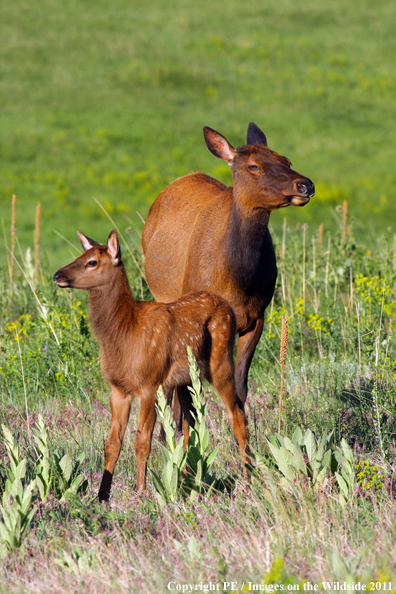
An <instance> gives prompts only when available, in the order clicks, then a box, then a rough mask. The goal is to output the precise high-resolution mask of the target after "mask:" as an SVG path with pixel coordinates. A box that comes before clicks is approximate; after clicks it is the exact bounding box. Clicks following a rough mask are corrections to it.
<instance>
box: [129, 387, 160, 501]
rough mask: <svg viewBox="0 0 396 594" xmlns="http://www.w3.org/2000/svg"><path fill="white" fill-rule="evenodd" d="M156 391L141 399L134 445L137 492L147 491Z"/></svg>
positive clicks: (155, 416)
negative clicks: (148, 460) (148, 461)
mask: <svg viewBox="0 0 396 594" xmlns="http://www.w3.org/2000/svg"><path fill="white" fill-rule="evenodd" d="M155 403H156V391H154V392H151V393H149V394H147V393H146V394H142V396H141V398H140V416H139V425H138V428H137V431H136V434H135V439H134V445H135V454H136V459H137V476H136V491H138V492H143V491H145V490H146V473H147V459H148V457H149V455H150V451H151V439H152V436H153V430H154V425H155V420H156V418H157V415H156V412H155Z"/></svg>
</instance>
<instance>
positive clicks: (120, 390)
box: [54, 229, 249, 501]
mask: <svg viewBox="0 0 396 594" xmlns="http://www.w3.org/2000/svg"><path fill="white" fill-rule="evenodd" d="M77 234H78V236H79V238H80V240H81V243H82V245H83V248H84V250H85V253H84V254H83V255H82V256H80V257H79V258H77V260H75V261H74V262H72V263H71V264H69V265H68V266H65V267H64V268H61V269H60V270H58V272H56V273H55V275H54V281H55V282H56V283H57V285H58V286H59V287H71V288H75V289H86V290H88V291H89V298H88V301H89V310H90V321H91V324H92V327H93V330H94V332H95V334H96V336H97V338H98V340H99V343H100V347H101V365H102V371H103V373H104V375H105V377H106V379H107V380H108V382H109V383H110V385H111V396H110V405H111V418H112V422H111V430H110V435H109V438H108V439H107V442H106V465H105V471H104V474H103V479H102V483H101V487H100V490H99V499H100V501H108V499H109V496H110V488H111V483H112V477H113V473H114V467H115V464H116V462H117V460H118V457H119V453H120V450H121V445H122V440H123V437H124V434H125V429H126V426H127V423H128V419H129V413H130V408H131V402H132V399H133V397H134V396H137V398H138V399H139V403H140V416H139V424H138V428H137V431H136V434H135V438H134V446H135V453H136V457H137V479H136V490H137V491H143V490H145V487H146V465H147V459H148V457H149V454H150V450H151V440H152V433H153V429H154V424H155V420H156V411H155V404H156V392H157V390H158V387H159V386H160V385H161V384H162V386H163V388H164V390H165V391H166V392H168V393H169V391H172V390H173V388H175V387H177V386H179V385H186V384H187V383H188V382H189V381H190V380H189V367H188V359H187V346H191V348H192V351H193V353H194V355H195V358H196V360H197V363H198V365H199V368H200V370H201V373H202V375H203V376H204V377H205V378H206V379H208V380H209V381H210V382H211V383H212V384H213V386H214V387H215V389H216V390H217V392H218V393H219V395H220V397H221V399H222V400H223V402H224V404H225V406H226V408H227V410H228V414H229V418H230V421H231V423H232V427H233V430H234V434H235V436H236V439H237V441H238V444H239V448H240V453H241V457H242V462H243V467H244V473H245V474H246V470H245V467H246V464H247V463H248V461H249V452H248V434H247V427H246V417H245V413H244V411H243V404H242V402H241V400H240V399H239V397H238V396H237V392H236V390H235V380H234V363H233V345H234V339H235V316H234V313H233V311H232V309H231V308H230V306H229V305H228V303H227V302H226V301H225V300H224V299H223V298H221V297H219V296H217V295H214V294H212V293H208V292H206V291H196V292H193V293H189V294H188V295H185V296H184V297H182V298H180V299H177V300H175V301H174V302H173V303H168V304H165V303H155V302H147V301H136V300H135V299H134V297H133V295H132V292H131V289H130V287H129V283H128V279H127V276H126V272H125V269H124V266H123V264H122V262H121V251H120V245H119V241H118V236H117V232H116V230H115V229H114V230H113V231H112V232H111V233H110V235H109V238H108V241H107V245H99V244H98V243H96V242H95V241H93V240H91V239H89V238H88V237H86V236H85V235H83V234H82V233H80V232H77ZM180 406H181V409H182V411H183V414H184V430H185V441H186V440H187V439H188V425H187V424H190V425H191V424H192V423H193V417H192V416H191V412H190V411H191V408H192V402H191V396H190V397H188V396H186V398H184V399H181V400H180Z"/></svg>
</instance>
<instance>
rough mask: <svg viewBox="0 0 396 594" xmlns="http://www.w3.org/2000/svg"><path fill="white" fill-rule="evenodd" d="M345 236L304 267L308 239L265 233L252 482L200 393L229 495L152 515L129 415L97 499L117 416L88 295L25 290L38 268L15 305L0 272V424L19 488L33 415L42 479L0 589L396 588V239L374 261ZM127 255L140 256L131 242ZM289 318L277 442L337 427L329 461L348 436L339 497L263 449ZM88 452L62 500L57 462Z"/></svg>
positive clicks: (32, 470)
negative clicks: (46, 473)
mask: <svg viewBox="0 0 396 594" xmlns="http://www.w3.org/2000/svg"><path fill="white" fill-rule="evenodd" d="M342 236H343V233H342V229H340V230H339V231H338V232H337V233H334V234H333V236H332V237H331V238H330V236H329V239H327V237H325V238H324V241H323V245H322V246H320V245H319V241H318V237H316V238H315V241H314V244H310V247H309V249H308V245H307V243H306V245H305V256H304V230H303V229H301V230H300V231H295V230H290V229H288V228H287V227H285V228H284V230H283V233H282V234H281V235H279V234H276V236H275V238H276V245H277V251H278V262H279V269H280V278H279V283H278V288H277V291H276V295H275V299H274V302H273V306H272V307H271V308H269V310H268V313H267V320H266V325H265V330H264V334H263V338H262V340H261V342H260V343H259V346H258V349H257V352H256V355H255V358H254V361H253V366H252V369H251V374H250V378H251V379H250V380H249V381H250V384H249V385H250V390H249V395H248V402H247V415H248V419H249V432H250V442H251V446H252V450H253V452H254V453H255V456H256V462H255V464H254V466H255V468H256V470H255V471H254V474H253V477H252V481H251V485H250V486H249V485H248V484H246V483H245V482H244V481H243V480H242V474H241V467H240V462H239V459H238V455H237V451H236V447H235V444H234V442H233V438H232V435H231V433H230V427H229V423H228V420H227V417H226V414H225V410H224V409H223V407H222V405H221V403H220V401H219V400H218V398H217V397H216V396H215V395H214V394H213V393H210V392H207V396H208V397H209V398H210V403H209V408H208V418H207V423H208V427H209V431H210V448H211V449H213V448H214V447H215V446H216V447H217V446H218V447H219V452H218V455H217V458H216V460H215V463H214V465H213V467H212V470H213V472H214V474H215V476H216V477H217V478H218V479H219V480H220V479H222V480H223V481H226V483H227V481H230V480H231V482H232V483H233V484H234V487H233V489H232V490H231V491H227V490H226V491H219V492H215V493H212V495H210V496H209V495H205V494H204V495H201V496H199V497H196V498H195V499H193V500H191V499H190V498H189V497H187V498H185V497H183V496H182V495H181V494H179V495H177V496H176V497H175V501H174V502H173V503H172V502H170V503H168V504H167V505H165V507H161V506H160V505H159V504H158V503H157V497H156V493H155V489H154V484H153V481H152V478H151V475H149V480H148V494H147V497H139V496H137V495H135V494H134V491H133V489H134V485H135V474H136V460H135V455H134V451H133V437H134V432H135V430H136V427H137V418H138V410H137V408H136V407H135V408H133V410H132V414H131V419H130V422H129V426H128V430H127V434H126V437H125V441H124V445H123V450H122V453H121V457H120V460H119V462H118V465H117V468H116V473H115V478H114V483H113V495H112V500H111V505H110V507H109V508H107V507H105V506H100V505H98V504H97V503H96V499H95V498H96V494H97V491H98V487H99V482H100V478H101V474H102V471H103V463H104V440H105V439H106V437H107V432H108V430H109V427H110V411H109V405H108V397H107V393H108V388H107V387H106V385H105V384H104V382H103V380H102V378H101V374H100V370H99V362H98V351H97V347H96V345H95V342H94V340H93V337H92V336H91V333H90V331H89V326H88V325H87V322H88V320H87V315H86V295H85V294H84V293H82V292H78V291H74V292H71V291H67V290H61V289H57V288H56V287H55V286H54V285H53V283H52V281H51V278H50V276H49V275H48V274H47V273H46V271H45V274H44V275H43V277H42V279H41V281H40V282H39V283H38V284H37V285H35V283H34V280H33V277H34V270H32V269H31V268H29V267H27V268H26V269H25V270H24V271H25V275H26V276H22V275H20V276H19V277H17V281H16V282H15V283H14V294H13V299H12V301H11V302H10V299H9V279H8V275H6V274H3V276H2V277H1V283H2V293H1V295H2V297H1V299H2V304H1V306H2V307H1V311H2V320H1V332H2V334H1V355H0V388H1V394H2V396H1V399H2V400H1V407H0V423H2V424H3V425H4V426H6V427H7V428H8V429H9V430H10V431H11V434H12V435H13V436H14V438H15V440H16V442H15V443H16V444H19V448H20V451H19V453H18V456H16V458H17V461H18V460H19V461H22V460H26V469H25V474H24V476H23V477H22V482H21V483H20V484H21V488H22V485H24V486H25V488H26V487H27V486H28V485H29V483H30V481H31V480H33V479H35V477H36V476H38V470H37V461H38V462H39V463H40V459H41V458H42V456H43V453H42V450H41V449H40V448H39V447H38V445H37V442H35V440H34V439H33V437H34V431H35V429H36V427H37V422H38V420H39V417H38V415H39V414H42V415H43V418H44V423H45V426H46V427H47V431H48V447H49V452H50V453H49V454H48V456H49V460H50V462H49V467H50V468H51V473H52V475H51V476H52V479H51V480H49V479H48V481H47V482H48V491H47V494H45V493H44V495H41V491H40V497H39V499H37V500H36V501H35V503H34V505H35V506H36V508H37V509H36V511H35V513H34V517H33V519H32V521H31V524H30V526H27V528H26V530H25V533H24V535H23V537H22V538H20V540H19V541H17V545H14V546H13V547H11V548H10V547H9V546H6V545H5V543H4V542H3V545H2V549H1V556H2V562H1V565H0V576H1V577H0V583H1V586H0V592H2V593H3V592H4V593H7V594H8V593H20V592H21V593H22V592H26V591H27V590H28V591H29V592H40V593H41V592H51V593H55V592H56V593H58V592H59V593H61V592H62V593H63V592H68V593H69V592H82V591H83V592H85V591H90V592H95V593H96V592H98V593H99V592H103V591H105V592H109V593H113V592H114V593H126V592H135V591H143V592H154V591H155V592H166V591H169V589H168V584H169V583H170V582H174V584H173V585H172V587H176V584H178V585H181V586H182V585H183V584H200V583H201V582H203V583H209V582H212V583H216V584H217V583H219V584H222V586H221V587H222V588H223V587H224V585H223V584H224V582H237V583H238V586H235V588H236V590H235V591H249V590H248V585H246V587H245V590H242V584H243V583H245V584H248V583H249V582H251V583H252V584H258V585H259V586H260V585H261V587H262V589H266V588H267V589H268V588H270V584H272V586H274V585H276V584H279V585H282V584H283V586H284V588H286V587H287V584H292V585H294V586H295V587H297V586H298V587H299V588H300V589H303V588H304V586H303V584H304V582H306V581H307V580H308V581H310V582H311V583H317V584H319V586H320V589H323V586H322V581H326V580H330V581H334V580H336V581H340V582H341V583H343V582H344V581H345V583H347V584H352V582H354V583H357V582H359V583H361V584H366V585H367V588H368V589H370V583H371V582H374V586H372V588H374V589H375V588H376V587H377V588H378V587H379V586H376V583H377V582H378V584H379V583H381V584H384V583H385V584H386V586H383V585H381V586H380V588H381V589H387V591H388V590H389V591H390V590H392V591H393V592H394V591H395V589H396V583H395V576H396V555H395V548H394V546H393V544H394V540H395V537H396V516H395V505H394V499H395V495H396V484H395V478H394V476H395V471H396V466H395V433H396V419H395V414H394V409H395V400H396V373H395V372H396V351H395V342H394V336H395V330H396V293H395V281H396V249H395V245H394V243H393V237H391V238H389V239H390V241H386V240H383V241H382V242H381V244H380V246H379V249H380V251H375V252H370V251H369V250H367V249H366V248H361V247H359V246H358V245H357V244H356V241H355V239H354V235H353V226H352V230H351V233H350V235H349V236H348V235H347V236H346V239H345V241H343V240H342ZM127 241H128V239H127ZM305 241H306V242H307V241H308V240H307V237H305ZM130 249H131V252H132V254H133V255H134V257H135V258H136V259H137V260H139V257H140V256H139V252H138V250H137V248H135V247H134V246H133V245H132V244H130ZM126 261H127V264H128V270H129V276H130V281H131V284H132V287H133V290H134V293H135V295H137V296H139V295H141V294H143V295H144V296H148V291H147V288H146V287H145V284H144V281H143V280H142V278H141V276H140V275H139V274H138V273H137V268H136V265H135V263H134V262H133V261H132V258H131V255H130V254H129V253H128V251H127V252H126ZM29 283H30V284H29ZM32 288H35V290H36V291H37V295H38V298H39V302H38V301H37V300H36V298H35V296H34V294H33V291H32ZM284 315H286V316H287V318H288V321H289V336H288V346H287V357H286V364H285V384H284V400H283V411H282V428H281V434H282V435H284V436H289V437H291V436H292V433H293V432H294V430H295V428H296V427H297V426H300V427H301V429H302V431H303V433H304V432H305V431H306V430H307V429H310V430H312V431H314V432H316V434H317V436H318V437H320V436H322V435H326V434H327V435H329V434H330V433H331V432H332V439H333V446H332V447H333V452H334V455H337V456H341V449H340V448H341V446H342V443H343V440H345V441H346V442H347V443H348V444H349V446H350V447H351V448H352V450H351V452H352V451H353V453H351V464H350V469H349V471H348V472H349V474H348V473H346V475H345V480H347V481H351V482H348V483H346V487H345V489H346V490H345V492H344V494H343V490H342V489H341V487H340V484H339V479H337V476H336V474H334V469H333V470H332V469H331V468H330V467H328V468H327V471H325V474H324V476H323V480H322V482H320V483H319V482H318V483H317V484H316V483H313V480H314V479H313V478H310V477H311V474H310V473H311V470H312V468H313V466H312V465H311V464H310V462H309V461H308V454H309V456H310V455H311V453H309V450H308V447H305V448H304V447H303V448H302V452H303V455H304V456H305V457H304V463H303V469H304V468H306V469H311V470H308V471H307V472H308V474H307V476H305V475H304V473H303V472H301V470H300V471H298V472H297V474H296V475H295V476H294V475H293V476H294V478H292V479H291V482H290V481H289V482H287V484H285V476H286V475H285V474H284V473H283V471H282V469H281V466H279V465H278V464H277V463H276V462H275V461H274V458H273V457H272V455H271V453H270V450H269V445H268V442H267V438H269V437H270V436H271V435H273V434H274V433H275V432H276V430H277V423H278V394H279V384H280V365H279V347H280V328H281V319H282V316H284ZM158 432H159V427H158V425H157V428H156V430H155V439H154V444H153V451H152V454H151V457H150V460H149V467H150V468H151V469H153V470H155V472H156V473H157V474H158V475H159V476H160V477H162V476H163V473H164V467H163V462H162V456H161V450H160V446H159V443H158V440H157V438H158ZM0 448H1V450H0V451H1V454H2V460H3V462H2V466H1V467H0V489H1V490H2V491H3V506H4V510H5V511H4V513H3V521H5V520H4V518H5V517H9V514H10V513H11V512H7V509H9V508H7V506H6V503H4V500H5V499H4V498H7V496H6V495H5V493H7V483H6V472H7V468H8V469H9V468H11V467H9V462H8V460H9V459H10V454H9V455H8V456H6V454H7V451H8V450H7V446H6V441H5V435H4V434H3V436H2V439H1V438H0ZM315 451H316V450H315ZM82 453H83V454H84V455H85V459H84V461H83V462H82V463H81V465H80V466H79V467H78V465H77V467H75V471H74V473H73V472H72V474H71V479H70V481H69V483H64V484H66V487H67V485H69V484H71V482H72V480H73V479H74V478H75V477H76V476H77V475H78V474H80V475H81V479H82V478H84V480H87V483H88V484H87V489H86V491H85V492H84V493H81V494H77V496H76V495H74V496H73V494H72V495H70V496H67V497H66V501H64V500H62V498H61V496H62V494H63V493H64V492H65V490H66V487H65V486H63V487H62V486H61V482H62V481H61V478H60V477H61V470H60V467H59V465H58V464H57V463H56V461H55V460H56V457H57V459H58V461H59V460H60V459H61V457H62V456H64V455H65V454H68V455H69V456H70V465H71V467H72V466H73V465H74V463H75V461H76V460H77V457H78V456H79V455H80V454H82ZM341 457H342V456H341ZM14 461H15V460H14ZM359 463H360V464H361V466H360V467H359V466H357V465H358V464H359ZM305 464H306V466H305ZM311 467H312V468H311ZM24 468H25V467H24ZM289 470H290V469H289ZM9 472H10V471H9V470H8V477H9ZM40 472H41V474H40V476H42V475H43V471H40ZM15 476H16V475H15ZM342 476H344V474H343V475H342ZM227 477H229V478H228V479H227ZM11 478H12V477H11ZM14 478H15V477H14ZM289 478H290V477H289ZM36 480H37V478H36ZM62 484H63V483H62ZM227 484H228V483H227ZM36 493H37V495H38V491H37V489H36ZM15 496H16V495H14V497H15ZM14 500H15V499H12V497H11V502H12V501H14ZM7 501H8V500H7ZM28 509H30V507H29V508H28ZM26 513H27V512H26ZM0 526H1V518H0ZM3 538H4V537H3ZM0 541H1V535H0ZM389 583H391V585H390V586H389ZM264 586H266V588H264ZM294 586H293V587H294ZM231 589H232V587H231V586H228V587H227V591H231Z"/></svg>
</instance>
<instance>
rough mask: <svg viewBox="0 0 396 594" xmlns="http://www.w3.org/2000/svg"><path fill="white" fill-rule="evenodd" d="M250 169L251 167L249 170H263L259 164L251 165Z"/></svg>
mask: <svg viewBox="0 0 396 594" xmlns="http://www.w3.org/2000/svg"><path fill="white" fill-rule="evenodd" d="M248 169H249V171H261V169H260V167H259V166H258V165H249V166H248Z"/></svg>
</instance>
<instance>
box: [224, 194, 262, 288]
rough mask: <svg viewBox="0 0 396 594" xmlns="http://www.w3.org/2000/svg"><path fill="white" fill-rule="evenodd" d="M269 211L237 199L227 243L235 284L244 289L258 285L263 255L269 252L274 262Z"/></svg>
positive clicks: (230, 267)
mask: <svg viewBox="0 0 396 594" xmlns="http://www.w3.org/2000/svg"><path fill="white" fill-rule="evenodd" d="M269 215H270V213H269V211H267V210H265V209H264V208H249V207H247V206H245V205H242V204H240V203H239V202H238V201H236V200H235V198H234V200H233V202H232V208H231V214H230V224H229V228H228V237H227V241H226V242H225V248H226V257H227V259H228V262H229V266H228V269H229V270H230V271H231V274H232V276H233V279H234V281H235V282H236V283H237V284H238V285H239V286H240V287H244V290H245V291H247V290H249V287H251V286H252V284H254V282H255V278H256V276H257V270H258V268H259V266H260V262H261V261H262V259H263V256H266V255H267V254H266V252H268V250H269V253H268V257H269V260H271V259H272V253H273V247H272V240H271V236H270V234H269V231H268V221H269Z"/></svg>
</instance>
